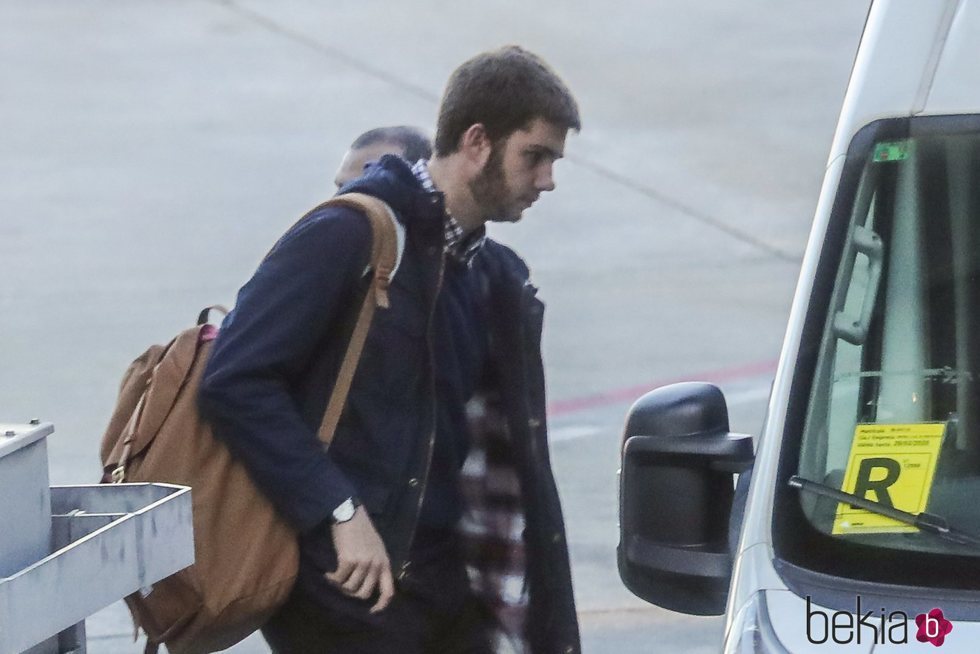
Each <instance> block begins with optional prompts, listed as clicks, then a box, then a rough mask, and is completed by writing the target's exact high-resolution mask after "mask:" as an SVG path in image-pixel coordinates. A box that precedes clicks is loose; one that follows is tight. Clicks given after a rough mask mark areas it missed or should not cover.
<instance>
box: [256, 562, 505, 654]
mask: <svg viewBox="0 0 980 654" xmlns="http://www.w3.org/2000/svg"><path fill="white" fill-rule="evenodd" d="M397 588H398V590H397V592H396V594H395V597H394V599H393V600H392V601H391V603H390V604H389V605H388V607H387V608H386V609H385V610H384V611H382V612H380V613H377V614H370V613H368V611H367V609H368V608H369V607H370V606H371V605H372V602H363V601H361V600H356V599H351V598H348V597H346V596H343V595H342V594H341V593H340V592H339V591H337V590H335V589H333V588H332V587H331V588H329V589H326V588H319V589H317V590H316V594H315V595H313V594H311V592H310V591H309V589H305V588H303V587H302V586H298V587H297V589H296V590H295V591H294V592H293V595H292V596H291V597H290V599H289V601H288V602H287V603H286V604H285V606H283V607H282V609H280V610H279V612H278V613H277V614H276V615H275V616H273V618H272V619H271V620H270V621H269V623H268V624H266V626H265V627H263V629H262V635H263V636H264V637H265V639H266V641H267V642H268V643H269V646H270V647H271V648H272V651H273V652H274V654H491V653H492V652H493V649H492V648H491V645H490V633H491V625H492V624H493V619H492V618H491V617H490V616H489V613H488V612H487V611H486V610H485V609H484V608H483V606H482V605H481V604H480V603H479V602H478V601H477V600H476V598H475V597H473V595H472V594H471V592H470V590H469V582H468V580H467V577H466V570H465V568H464V567H463V564H462V562H461V561H459V560H458V559H456V558H455V557H450V558H449V559H448V560H447V559H436V560H434V561H430V562H428V563H424V564H414V565H413V568H412V569H411V572H410V573H409V574H408V575H407V576H406V577H405V579H403V580H402V581H400V582H398V585H397ZM325 592H326V593H332V594H333V596H326V597H324V593H325Z"/></svg>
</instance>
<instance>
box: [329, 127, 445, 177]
mask: <svg viewBox="0 0 980 654" xmlns="http://www.w3.org/2000/svg"><path fill="white" fill-rule="evenodd" d="M386 154H397V155H398V156H400V157H401V158H402V159H404V160H406V161H408V162H409V163H415V162H416V161H418V160H419V159H429V158H430V157H431V156H432V144H431V143H430V142H429V137H428V136H426V135H425V132H423V131H422V130H420V129H419V128H418V127H409V126H408V125H396V126H394V127H376V128H375V129H372V130H368V131H366V132H364V133H363V134H361V135H360V136H358V137H357V138H356V139H354V142H353V143H351V144H350V149H349V150H347V154H345V155H344V159H343V160H342V161H341V162H340V168H338V169H337V174H336V175H334V179H333V183H334V186H336V187H337V188H338V189H339V188H340V187H341V186H343V185H344V184H347V183H348V182H351V181H353V180H355V179H357V178H358V177H360V176H361V175H363V174H364V166H366V165H367V164H368V163H369V162H372V161H377V160H378V159H380V158H381V157H383V156H384V155H386Z"/></svg>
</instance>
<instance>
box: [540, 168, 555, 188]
mask: <svg viewBox="0 0 980 654" xmlns="http://www.w3.org/2000/svg"><path fill="white" fill-rule="evenodd" d="M535 186H536V187H537V189H538V190H539V191H541V192H542V193H543V192H545V191H554V190H555V174H554V164H552V163H548V164H545V165H544V166H541V170H540V171H539V172H538V178H537V180H536V184H535Z"/></svg>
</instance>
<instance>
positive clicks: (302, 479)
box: [200, 156, 579, 652]
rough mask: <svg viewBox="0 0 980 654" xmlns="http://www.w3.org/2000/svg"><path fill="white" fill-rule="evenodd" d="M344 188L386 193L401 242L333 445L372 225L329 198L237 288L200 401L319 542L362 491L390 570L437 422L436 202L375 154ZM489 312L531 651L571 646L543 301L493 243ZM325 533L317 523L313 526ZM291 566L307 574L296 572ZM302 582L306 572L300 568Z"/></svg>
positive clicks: (487, 266) (486, 272)
mask: <svg viewBox="0 0 980 654" xmlns="http://www.w3.org/2000/svg"><path fill="white" fill-rule="evenodd" d="M344 190H345V191H358V192H365V193H370V194H371V195H375V196H376V197H379V198H381V199H383V200H385V201H386V202H387V203H388V204H389V206H391V207H392V209H393V210H394V211H395V213H396V215H397V216H398V218H399V220H400V221H401V222H402V223H403V224H404V225H405V227H406V231H407V235H408V237H407V243H406V247H405V250H404V253H403V256H402V261H401V266H400V268H399V270H398V273H397V275H396V276H395V278H394V280H393V281H392V285H391V288H390V300H391V307H390V309H387V310H378V311H377V312H376V313H375V318H374V323H373V324H372V327H371V330H370V332H369V334H368V339H367V343H366V344H365V348H364V353H363V355H362V358H361V361H360V364H359V366H358V370H357V374H356V375H355V378H354V382H353V384H352V387H351V391H350V394H349V398H348V402H347V406H346V408H345V410H344V414H343V416H342V418H341V421H340V424H339V425H338V428H337V432H336V434H335V436H334V441H333V443H332V445H331V446H330V448H329V451H324V448H323V447H322V446H321V445H320V443H319V441H318V439H317V436H316V430H317V428H318V426H319V423H320V420H321V418H322V417H323V413H324V410H325V408H326V403H327V401H328V399H329V396H330V393H331V391H332V388H333V381H334V377H335V375H336V371H337V369H338V368H339V366H340V360H341V358H342V356H343V353H344V351H345V350H346V346H347V338H346V337H347V334H348V333H349V330H350V328H351V325H352V322H353V315H352V313H353V312H352V310H351V309H352V307H355V306H357V305H358V304H359V301H360V298H361V297H362V296H363V292H364V289H365V278H364V274H363V273H364V270H365V267H366V266H367V263H368V252H369V249H370V240H371V233H370V227H369V225H368V222H367V221H366V219H365V218H364V217H363V216H361V215H359V214H358V213H357V212H355V211H353V210H350V209H347V208H338V207H329V208H325V209H321V210H318V211H315V212H313V213H311V214H310V215H309V216H307V218H306V219H305V220H304V221H302V222H301V223H300V224H298V225H297V226H296V227H294V228H293V229H291V230H290V231H289V232H287V233H286V234H285V235H284V236H283V237H282V238H281V239H280V241H279V242H278V243H277V244H276V245H275V247H274V248H273V250H272V251H271V252H270V254H269V256H268V257H267V258H266V259H265V261H263V263H262V264H261V265H260V266H259V268H258V270H257V271H256V273H255V275H254V276H253V277H252V279H251V280H250V281H249V282H248V283H247V284H246V285H245V286H244V287H243V288H242V289H241V291H240V293H239V296H238V301H237V303H236V306H235V309H234V310H233V311H232V312H231V314H229V316H228V317H227V318H226V319H225V321H224V323H223V324H222V327H221V331H220V333H219V336H218V338H217V340H216V341H215V344H214V348H213V350H212V355H211V359H210V361H209V362H208V366H207V369H206V371H205V376H204V380H203V383H202V387H201V394H200V404H201V410H202V412H203V414H204V416H205V417H206V418H208V419H209V420H210V421H211V422H212V425H213V428H214V432H215V435H216V436H218V437H219V438H221V439H222V440H224V441H225V442H226V443H227V444H228V446H229V448H230V449H231V450H232V452H233V453H235V454H236V455H237V456H239V457H240V458H241V459H242V460H243V461H244V463H245V464H246V466H247V467H248V468H249V470H250V472H251V473H252V475H253V478H254V479H255V481H256V483H257V484H258V485H259V487H260V488H262V490H263V491H264V492H265V493H266V494H267V495H268V496H269V498H270V499H271V500H272V502H273V503H274V504H275V506H276V507H277V509H278V510H279V511H280V512H281V513H282V514H283V515H284V516H285V517H286V518H287V519H289V520H290V521H291V522H292V523H293V524H294V525H295V526H296V527H297V528H298V529H299V530H300V532H304V533H306V534H307V536H306V538H304V539H302V540H301V543H302V544H303V545H302V546H303V548H308V547H315V546H316V543H313V544H310V543H309V541H310V539H311V537H310V534H311V533H312V534H313V539H316V538H319V539H328V538H329V532H328V531H327V530H314V528H315V527H317V526H318V525H320V524H321V523H323V522H324V521H326V520H327V519H328V518H329V516H330V514H331V512H332V511H333V509H334V508H335V507H337V506H338V505H339V504H340V503H341V502H342V501H343V500H344V499H346V498H347V497H350V496H357V497H359V498H360V499H361V501H362V502H363V503H364V505H365V507H366V508H367V510H368V512H369V513H370V515H371V518H372V521H373V522H374V524H375V526H376V528H377V529H378V531H379V533H380V535H381V537H382V539H383V540H384V542H385V544H386V546H387V548H388V552H389V556H390V558H391V561H392V566H393V568H394V569H395V570H396V572H397V571H398V570H399V569H401V568H402V567H403V566H407V564H408V563H409V561H408V557H409V553H410V546H411V541H412V537H413V535H414V532H415V528H416V524H417V521H418V516H419V506H420V504H421V497H422V494H423V493H424V490H425V481H426V479H427V476H428V466H429V462H430V460H431V454H432V446H433V443H434V440H435V439H434V435H435V429H436V416H437V413H436V410H437V407H436V397H435V380H434V372H433V367H434V364H433V348H432V329H431V325H432V317H433V312H434V308H435V301H436V297H437V293H438V292H439V288H440V284H441V279H442V275H443V272H444V268H443V266H444V265H445V262H444V261H443V257H444V255H443V245H442V244H443V242H444V238H445V237H444V234H443V224H442V221H443V215H444V208H443V198H442V195H441V194H440V193H427V192H425V191H424V190H423V189H422V188H421V186H420V185H419V184H418V182H417V181H416V179H415V177H414V175H413V174H412V171H411V169H410V168H409V166H408V165H407V164H406V163H405V162H404V161H402V160H401V159H399V158H397V157H391V156H388V157H384V158H383V159H382V160H381V162H379V164H377V165H375V166H373V167H371V168H369V169H368V172H367V173H366V175H365V176H364V177H362V178H360V179H359V180H357V181H355V182H354V183H353V184H352V185H349V187H346V188H345V189H344ZM473 265H474V269H475V271H476V272H477V274H478V278H479V279H480V280H482V281H481V283H480V284H479V286H480V288H481V289H482V293H483V295H484V297H483V298H482V300H483V301H485V302H486V303H487V306H488V311H487V313H486V315H487V316H489V317H490V324H489V325H488V330H489V333H490V339H489V340H490V343H491V345H490V350H489V353H488V359H489V365H488V373H489V374H488V375H487V380H488V381H487V383H488V384H490V385H491V386H492V388H488V390H489V391H491V392H493V393H494V395H495V396H496V397H499V400H500V403H501V405H502V408H503V411H504V412H505V413H506V417H507V423H508V426H509V429H510V433H511V438H512V440H513V446H514V449H515V460H516V462H517V470H518V475H519V477H520V481H521V487H522V489H521V494H522V498H523V503H524V507H523V508H524V511H525V517H526V522H527V528H526V531H525V541H526V545H527V558H528V586H529V592H530V624H529V626H528V632H529V639H530V641H531V643H532V645H533V648H534V651H535V652H566V651H569V652H575V651H578V648H579V642H578V627H577V622H576V617H575V607H574V600H573V596H572V588H571V576H570V572H569V562H568V552H567V547H566V544H565V529H564V523H563V520H562V514H561V507H560V504H559V499H558V494H557V490H556V487H555V483H554V478H553V475H552V471H551V466H550V462H549V459H548V443H547V431H546V424H545V397H544V375H543V366H542V362H541V351H540V345H541V327H542V316H543V305H542V304H541V302H540V301H539V300H538V299H537V298H536V297H535V293H536V289H534V287H533V286H531V285H530V284H529V282H528V270H527V268H526V266H525V265H524V263H523V262H522V261H521V260H520V258H519V257H517V255H515V254H514V253H513V252H512V251H511V250H510V249H508V248H506V247H505V246H503V245H501V244H499V243H496V242H494V241H492V240H488V241H487V243H486V245H485V246H484V247H483V248H482V249H481V251H480V252H479V253H478V254H477V256H476V258H475V259H474V262H473ZM318 534H320V535H318ZM300 574H301V576H302V575H303V574H304V571H303V569H302V568H301V573H300ZM301 581H302V579H301Z"/></svg>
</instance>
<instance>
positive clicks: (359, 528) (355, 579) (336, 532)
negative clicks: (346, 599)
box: [324, 506, 395, 613]
mask: <svg viewBox="0 0 980 654" xmlns="http://www.w3.org/2000/svg"><path fill="white" fill-rule="evenodd" d="M330 533H331V535H332V536H333V544H334V548H335V549H336V550H337V569H336V570H334V571H333V572H328V573H326V574H325V575H324V576H325V577H326V578H327V581H329V582H330V583H332V584H333V585H334V586H336V587H337V588H339V589H340V590H341V591H343V592H344V593H345V594H346V595H349V596H351V597H357V598H358V599H362V600H366V599H369V598H370V597H371V595H372V594H373V593H374V591H375V589H377V591H378V601H377V602H375V604H374V606H372V607H371V613H377V612H378V611H381V610H383V609H384V608H385V607H387V606H388V603H389V602H391V598H392V597H394V595H395V581H394V579H393V578H392V575H391V562H390V561H389V560H388V551H387V550H386V549H385V545H384V543H383V542H382V541H381V536H379V535H378V532H377V531H376V530H375V529H374V525H372V524H371V519H370V518H369V517H368V514H367V512H366V511H365V510H364V507H363V506H359V507H357V511H356V512H355V513H354V517H353V518H351V519H350V520H348V521H347V522H341V523H339V524H336V525H332V526H331V527H330Z"/></svg>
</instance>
